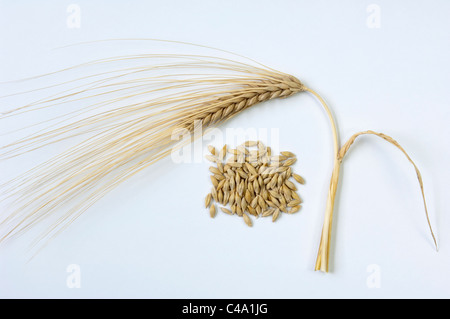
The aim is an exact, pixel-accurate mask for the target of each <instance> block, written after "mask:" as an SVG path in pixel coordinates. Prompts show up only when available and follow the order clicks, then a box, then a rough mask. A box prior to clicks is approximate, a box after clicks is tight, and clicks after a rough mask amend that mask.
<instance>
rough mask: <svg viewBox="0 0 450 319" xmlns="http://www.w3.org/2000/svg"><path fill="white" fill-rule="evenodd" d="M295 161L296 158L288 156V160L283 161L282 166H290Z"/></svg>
mask: <svg viewBox="0 0 450 319" xmlns="http://www.w3.org/2000/svg"><path fill="white" fill-rule="evenodd" d="M296 161H297V158H295V157H294V158H290V159H288V160H286V162H284V164H283V166H286V167H287V166H291V165H293V164H294V163H295V162H296Z"/></svg>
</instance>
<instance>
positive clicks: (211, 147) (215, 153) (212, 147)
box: [208, 145, 217, 155]
mask: <svg viewBox="0 0 450 319" xmlns="http://www.w3.org/2000/svg"><path fill="white" fill-rule="evenodd" d="M208 150H209V152H210V153H211V155H217V150H216V148H215V147H214V146H212V145H208Z"/></svg>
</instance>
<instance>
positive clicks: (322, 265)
mask: <svg viewBox="0 0 450 319" xmlns="http://www.w3.org/2000/svg"><path fill="white" fill-rule="evenodd" d="M364 134H372V135H376V136H378V137H381V138H382V139H384V140H385V141H387V142H389V143H391V144H393V145H394V146H396V147H397V148H398V149H399V150H401V151H402V152H403V154H405V156H406V158H407V159H408V161H409V162H410V163H411V164H412V165H413V166H414V169H415V171H416V174H417V179H418V180H419V185H420V190H421V193H422V198H423V204H424V208H425V215H426V218H427V222H428V227H429V229H430V233H431V236H432V238H433V241H434V245H435V247H436V250H437V249H438V247H437V242H436V237H435V235H434V233H433V229H432V227H431V223H430V218H429V216H428V209H427V204H426V200H425V193H424V189H423V181H422V175H421V174H420V171H419V169H418V168H417V166H416V164H415V163H414V162H413V161H412V159H411V158H410V157H409V155H408V154H407V153H406V151H405V150H404V149H403V148H402V147H401V146H400V144H399V143H398V142H397V141H395V140H394V139H393V138H392V137H390V136H387V135H385V134H383V133H377V132H374V131H370V130H369V131H364V132H359V133H356V134H354V135H353V136H352V137H351V138H350V139H349V140H348V141H347V142H346V143H345V144H344V145H343V146H342V148H341V149H340V150H339V152H338V154H337V157H336V161H335V165H334V169H333V174H332V176H331V182H330V190H329V193H328V200H327V206H326V212H325V220H324V224H323V229H322V236H321V239H320V245H319V251H318V254H317V259H316V266H315V270H320V271H323V272H328V264H329V251H330V241H331V227H332V220H333V209H334V198H335V196H336V190H337V186H338V182H339V171H340V166H341V163H342V161H343V159H344V157H345V154H347V151H348V150H349V149H350V146H351V145H352V144H353V143H354V142H355V140H356V138H357V137H358V136H361V135H364Z"/></svg>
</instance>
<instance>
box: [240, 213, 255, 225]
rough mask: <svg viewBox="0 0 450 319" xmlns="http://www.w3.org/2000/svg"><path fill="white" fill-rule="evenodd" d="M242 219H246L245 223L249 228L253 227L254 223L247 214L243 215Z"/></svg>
mask: <svg viewBox="0 0 450 319" xmlns="http://www.w3.org/2000/svg"><path fill="white" fill-rule="evenodd" d="M242 217H243V218H244V222H245V223H246V224H247V226H248V227H252V226H253V223H252V220H251V219H250V217H249V216H248V215H247V214H245V213H244V214H242Z"/></svg>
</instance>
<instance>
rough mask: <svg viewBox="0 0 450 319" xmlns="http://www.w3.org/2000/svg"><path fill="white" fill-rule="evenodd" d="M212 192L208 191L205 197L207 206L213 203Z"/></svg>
mask: <svg viewBox="0 0 450 319" xmlns="http://www.w3.org/2000/svg"><path fill="white" fill-rule="evenodd" d="M211 197H212V196H211V193H208V195H206V197H205V207H206V208H208V206H209V205H210V204H211Z"/></svg>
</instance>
